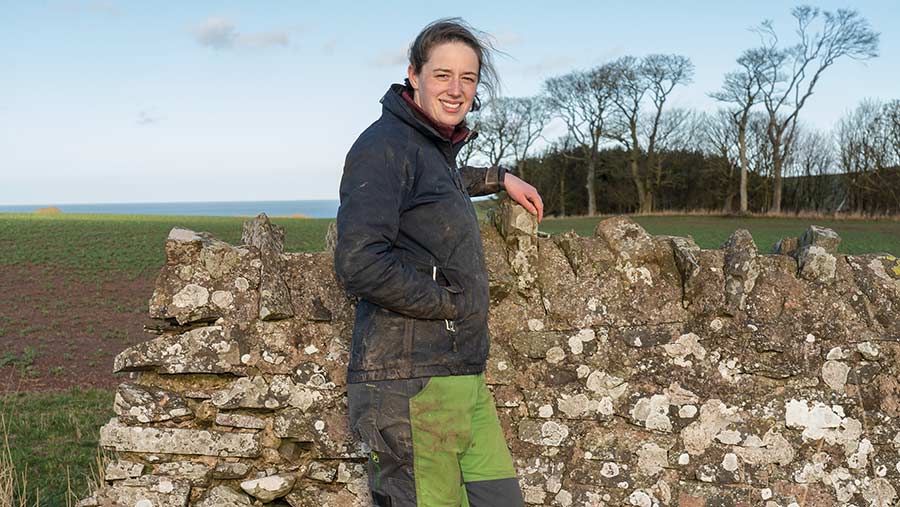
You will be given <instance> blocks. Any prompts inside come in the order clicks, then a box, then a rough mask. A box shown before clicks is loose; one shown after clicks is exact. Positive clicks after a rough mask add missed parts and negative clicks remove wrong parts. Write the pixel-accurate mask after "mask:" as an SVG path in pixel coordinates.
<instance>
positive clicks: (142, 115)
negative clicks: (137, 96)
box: [137, 111, 160, 126]
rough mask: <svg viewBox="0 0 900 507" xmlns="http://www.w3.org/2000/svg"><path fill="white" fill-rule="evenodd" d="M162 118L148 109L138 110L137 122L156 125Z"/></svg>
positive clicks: (143, 124)
mask: <svg viewBox="0 0 900 507" xmlns="http://www.w3.org/2000/svg"><path fill="white" fill-rule="evenodd" d="M159 120H160V118H159V117H158V116H156V115H154V114H151V113H148V112H147V111H140V112H138V118H137V124H138V125H141V126H145V125H154V124H156V123H159Z"/></svg>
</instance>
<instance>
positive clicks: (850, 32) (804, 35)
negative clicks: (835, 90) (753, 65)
mask: <svg viewBox="0 0 900 507" xmlns="http://www.w3.org/2000/svg"><path fill="white" fill-rule="evenodd" d="M791 14H792V15H793V16H794V19H795V20H796V23H797V27H796V34H797V37H798V39H799V41H798V42H797V43H796V44H795V45H794V46H791V47H788V48H786V49H784V48H781V47H779V40H778V35H777V34H776V33H775V28H774V26H773V24H772V22H771V21H764V22H763V23H762V24H760V26H759V27H758V28H757V32H758V33H759V34H760V36H761V38H762V40H763V45H764V48H763V49H762V53H761V54H762V56H763V57H764V59H765V64H764V66H763V67H762V69H761V70H762V73H761V74H760V76H761V78H762V87H761V93H762V99H763V104H764V105H765V108H766V111H767V112H768V115H769V124H768V126H767V129H766V134H767V136H768V139H769V142H770V144H771V145H772V160H773V172H774V182H773V186H774V188H773V194H772V207H771V210H772V211H774V212H776V213H778V212H780V211H781V174H782V170H783V166H784V162H785V159H787V157H788V155H789V149H790V147H791V144H792V141H793V138H794V136H795V134H796V126H797V118H798V115H799V113H800V110H801V109H803V106H804V105H806V101H807V100H808V99H809V97H810V96H812V93H813V90H814V88H815V86H816V84H817V83H818V81H819V79H820V78H821V77H822V74H823V72H824V71H825V69H827V68H828V67H830V66H831V65H832V64H834V62H835V61H836V60H838V59H839V58H842V57H848V58H851V59H854V60H867V59H870V58H874V57H876V56H878V41H879V34H878V33H877V32H875V31H873V30H872V29H871V28H870V27H869V22H868V21H867V20H866V19H864V18H862V17H861V16H860V15H859V13H858V12H857V11H855V10H849V9H838V10H837V11H835V12H830V11H821V10H819V9H818V8H816V7H811V6H807V5H802V6H799V7H795V8H794V9H793V10H792V11H791Z"/></svg>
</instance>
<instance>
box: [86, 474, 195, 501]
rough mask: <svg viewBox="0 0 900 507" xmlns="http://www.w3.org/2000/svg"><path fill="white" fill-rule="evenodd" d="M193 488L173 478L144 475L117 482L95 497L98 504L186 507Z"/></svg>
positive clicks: (185, 482)
mask: <svg viewBox="0 0 900 507" xmlns="http://www.w3.org/2000/svg"><path fill="white" fill-rule="evenodd" d="M190 491H191V486H190V484H189V483H188V482H187V481H182V480H178V479H173V478H171V477H157V476H153V475H144V476H141V477H138V478H136V479H125V480H122V481H116V482H115V484H114V485H113V486H112V487H111V488H107V489H101V490H100V491H99V492H97V494H96V495H95V497H96V499H97V503H98V504H99V505H102V506H106V505H115V506H118V505H127V506H134V507H185V506H187V505H188V499H189V495H190Z"/></svg>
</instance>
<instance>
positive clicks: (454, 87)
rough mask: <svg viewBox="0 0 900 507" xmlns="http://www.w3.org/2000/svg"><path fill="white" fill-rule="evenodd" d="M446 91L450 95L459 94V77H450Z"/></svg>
mask: <svg viewBox="0 0 900 507" xmlns="http://www.w3.org/2000/svg"><path fill="white" fill-rule="evenodd" d="M447 93H449V94H450V95H459V94H461V93H462V83H460V82H459V78H456V77H454V78H451V79H450V87H449V89H448V90H447Z"/></svg>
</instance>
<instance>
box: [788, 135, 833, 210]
mask: <svg viewBox="0 0 900 507" xmlns="http://www.w3.org/2000/svg"><path fill="white" fill-rule="evenodd" d="M797 129H798V133H797V134H796V136H795V141H794V142H795V145H794V148H793V149H792V150H791V155H790V156H789V157H788V159H787V160H786V161H785V173H786V174H787V175H789V176H793V177H794V178H793V181H792V184H791V185H790V191H791V193H792V195H791V197H790V199H789V201H790V202H791V203H793V205H794V208H795V209H796V210H797V211H799V210H803V209H811V210H813V211H825V210H826V209H829V208H830V209H834V208H835V207H836V205H837V203H836V202H833V201H834V199H833V197H834V195H835V190H836V189H835V185H834V182H835V181H836V178H835V177H833V175H832V173H833V172H834V171H833V167H832V166H833V165H834V162H835V156H834V143H833V142H832V139H831V137H830V135H828V134H826V133H823V132H820V131H818V130H813V129H809V128H806V127H802V126H801V125H798V126H797Z"/></svg>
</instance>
